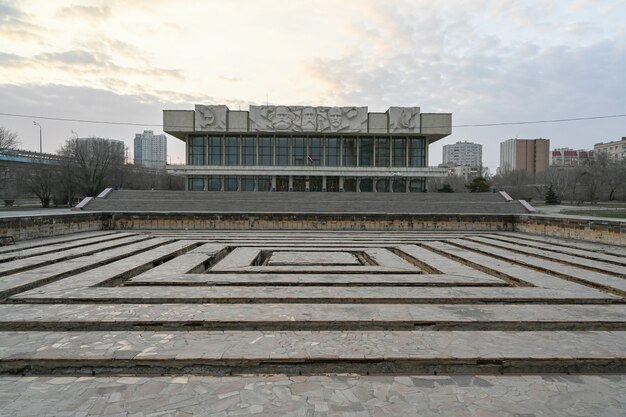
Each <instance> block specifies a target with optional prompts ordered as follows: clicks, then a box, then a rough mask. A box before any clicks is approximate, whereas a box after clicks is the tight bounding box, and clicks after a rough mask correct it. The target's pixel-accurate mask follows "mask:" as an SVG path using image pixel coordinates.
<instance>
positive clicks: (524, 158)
mask: <svg viewBox="0 0 626 417" xmlns="http://www.w3.org/2000/svg"><path fill="white" fill-rule="evenodd" d="M549 163H550V140H549V139H509V140H506V141H504V142H501V143H500V168H499V172H500V173H502V174H506V173H509V172H512V171H526V172H528V173H529V174H533V175H535V174H538V173H540V172H543V171H545V170H546V169H547V168H548V165H549Z"/></svg>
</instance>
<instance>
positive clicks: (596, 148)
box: [593, 136, 626, 160]
mask: <svg viewBox="0 0 626 417" xmlns="http://www.w3.org/2000/svg"><path fill="white" fill-rule="evenodd" d="M593 152H594V154H595V153H597V154H600V153H607V154H608V155H609V158H610V159H613V160H622V159H626V136H625V137H622V140H616V141H613V142H607V143H596V144H595V145H593Z"/></svg>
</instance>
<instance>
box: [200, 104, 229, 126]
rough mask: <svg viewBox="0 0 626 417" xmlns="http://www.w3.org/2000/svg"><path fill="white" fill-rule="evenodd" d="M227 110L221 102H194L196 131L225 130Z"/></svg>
mask: <svg viewBox="0 0 626 417" xmlns="http://www.w3.org/2000/svg"><path fill="white" fill-rule="evenodd" d="M227 111H228V108H227V107H226V106H224V105H223V104H221V105H212V106H204V105H200V104H196V131H198V132H225V131H226V112H227Z"/></svg>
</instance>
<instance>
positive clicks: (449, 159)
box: [443, 142, 483, 168]
mask: <svg viewBox="0 0 626 417" xmlns="http://www.w3.org/2000/svg"><path fill="white" fill-rule="evenodd" d="M443 163H444V164H454V165H458V166H470V167H475V168H477V167H480V166H482V164H483V146H482V145H480V144H478V143H472V142H457V143H455V144H453V145H445V146H444V147H443Z"/></svg>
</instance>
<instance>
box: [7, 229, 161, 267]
mask: <svg viewBox="0 0 626 417" xmlns="http://www.w3.org/2000/svg"><path fill="white" fill-rule="evenodd" d="M146 239H149V237H147V236H143V235H131V236H127V237H124V238H121V239H116V240H114V241H112V242H102V243H98V244H92V245H86V246H81V247H78V248H73V249H67V250H60V251H56V252H53V253H48V254H45V255H38V256H31V257H29V258H24V259H16V260H13V261H9V262H3V263H0V276H3V275H8V274H12V273H15V272H20V271H24V270H27V269H32V268H35V267H37V266H42V265H48V264H51V263H55V262H59V261H61V260H66V259H73V258H78V257H81V256H87V255H92V254H95V253H98V252H102V251H103V250H107V249H112V248H115V247H119V246H123V245H127V244H129V243H133V242H140V241H142V240H146Z"/></svg>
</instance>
